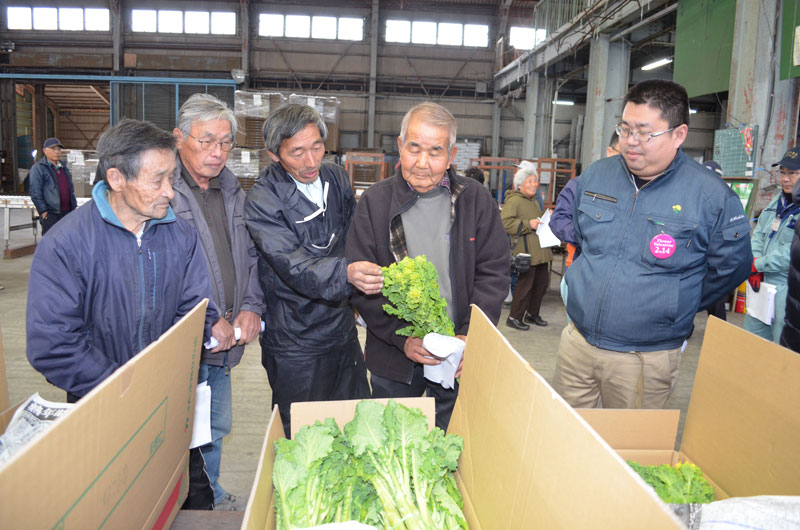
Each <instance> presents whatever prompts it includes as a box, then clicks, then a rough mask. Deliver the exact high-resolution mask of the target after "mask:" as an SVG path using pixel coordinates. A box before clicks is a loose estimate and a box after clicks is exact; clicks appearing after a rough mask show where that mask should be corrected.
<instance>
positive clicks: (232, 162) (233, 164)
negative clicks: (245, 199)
mask: <svg viewBox="0 0 800 530" xmlns="http://www.w3.org/2000/svg"><path fill="white" fill-rule="evenodd" d="M268 159H269V157H268V156H267V154H266V151H264V150H263V149H246V148H243V147H235V148H234V149H232V150H231V152H230V153H228V161H227V162H225V165H226V166H227V167H228V169H230V170H231V171H232V172H233V174H234V175H236V177H237V178H238V179H239V183H240V184H241V185H242V189H243V190H244V191H245V192H246V191H248V190H249V189H250V188H252V187H253V184H255V182H256V179H257V178H258V176H259V175H260V174H261V171H262V170H263V169H264V167H265V164H266V163H267V162H266V160H268Z"/></svg>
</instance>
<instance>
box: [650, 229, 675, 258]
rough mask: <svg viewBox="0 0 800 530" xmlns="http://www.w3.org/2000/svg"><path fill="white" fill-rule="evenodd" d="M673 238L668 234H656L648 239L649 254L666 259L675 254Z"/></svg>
mask: <svg viewBox="0 0 800 530" xmlns="http://www.w3.org/2000/svg"><path fill="white" fill-rule="evenodd" d="M675 247H677V245H676V244H675V239H674V238H673V237H672V236H671V235H669V234H658V235H657V236H656V237H654V238H653V239H651V240H650V254H652V255H653V256H655V257H656V258H658V259H667V258H668V257H670V256H672V255H673V254H675Z"/></svg>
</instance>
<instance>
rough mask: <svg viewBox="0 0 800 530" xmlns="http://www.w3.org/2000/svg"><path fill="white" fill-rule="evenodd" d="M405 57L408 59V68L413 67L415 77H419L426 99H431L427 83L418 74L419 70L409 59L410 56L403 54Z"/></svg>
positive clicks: (418, 80)
mask: <svg viewBox="0 0 800 530" xmlns="http://www.w3.org/2000/svg"><path fill="white" fill-rule="evenodd" d="M403 57H405V58H406V62H407V63H408V66H410V67H411V71H412V72H414V75H415V76H417V82H418V83H419V86H421V87H422V91H423V92H425V97H426V98H428V99H430V97H431V95H430V94H429V93H428V89H427V88H425V83H423V82H422V77H420V75H419V73H418V72H417V69H416V68H414V63H412V62H411V59H409V58H408V55H406V54H405V53H404V54H403Z"/></svg>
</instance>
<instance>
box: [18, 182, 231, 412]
mask: <svg viewBox="0 0 800 530" xmlns="http://www.w3.org/2000/svg"><path fill="white" fill-rule="evenodd" d="M92 197H93V199H94V200H92V201H91V202H89V203H87V204H85V205H84V206H82V207H80V208H78V210H76V211H75V212H74V213H72V214H70V215H68V216H67V217H65V218H64V219H63V220H62V221H60V222H59V223H58V224H56V225H55V226H54V227H53V229H52V230H51V231H50V232H48V233H47V237H44V238H42V240H41V242H40V243H39V245H38V247H37V249H36V254H34V257H33V263H32V264H31V272H30V280H29V286H28V307H27V315H26V327H27V329H26V333H27V339H28V340H27V355H28V360H29V361H30V363H31V365H32V366H33V367H34V368H36V369H37V370H38V371H39V372H41V373H42V374H43V375H44V376H45V377H46V378H47V380H48V381H49V382H50V383H52V384H54V385H55V386H57V387H59V388H62V389H64V390H66V391H68V392H72V393H73V394H76V395H77V396H83V395H85V394H86V393H87V392H89V391H90V390H91V389H92V388H94V387H95V386H97V385H98V384H99V383H100V382H102V381H103V380H104V379H105V378H106V377H108V376H109V375H111V374H112V373H113V372H114V371H115V370H116V369H117V368H119V367H120V366H122V365H123V364H125V363H126V362H127V361H128V360H129V359H131V358H132V357H133V356H134V355H136V354H137V353H139V352H140V351H141V350H142V349H143V348H144V347H145V346H147V345H148V344H150V343H151V342H153V341H155V340H156V339H158V337H159V336H161V334H162V333H164V332H165V331H167V329H169V328H170V326H172V325H173V324H174V323H175V322H177V321H178V320H179V319H180V318H181V317H183V316H184V315H185V314H186V313H188V312H189V311H190V310H191V309H192V308H193V307H194V306H195V305H197V304H198V303H199V302H200V301H202V300H203V299H204V298H208V299H209V306H208V310H207V311H206V321H205V333H204V340H207V339H208V338H209V337H211V325H212V324H213V323H214V322H216V321H217V319H218V318H219V316H218V314H217V309H216V307H215V306H214V304H213V303H212V302H211V301H210V300H211V288H210V284H209V280H208V268H207V266H206V261H205V258H204V257H203V254H202V249H201V248H200V243H199V240H198V238H197V232H196V231H195V230H194V229H193V228H192V227H191V226H189V225H188V224H187V223H186V222H185V221H183V220H182V219H178V218H176V217H175V214H174V213H173V212H172V209H171V208H170V209H169V211H168V212H167V215H166V217H164V218H163V219H158V220H152V221H149V222H148V223H147V226H146V228H145V230H144V232H143V234H142V237H141V246H140V245H139V243H138V242H137V238H136V236H135V235H134V234H133V233H131V232H130V231H129V230H127V229H125V228H124V227H123V226H122V224H121V223H120V221H119V219H118V218H117V216H116V215H115V214H114V211H113V210H112V209H111V206H110V205H109V204H108V201H107V200H106V185H105V183H104V182H100V183H98V184H96V185H95V186H94V189H93V190H92ZM51 234H52V235H51Z"/></svg>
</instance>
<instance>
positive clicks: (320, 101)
mask: <svg viewBox="0 0 800 530" xmlns="http://www.w3.org/2000/svg"><path fill="white" fill-rule="evenodd" d="M289 103H298V104H300V105H308V106H309V107H314V108H315V109H317V112H319V113H320V114H321V115H322V119H323V120H324V121H325V125H326V126H327V127H328V138H327V139H326V140H325V150H326V151H328V152H334V153H335V152H338V151H339V98H335V97H321V96H304V95H302V94H292V95H290V96H289Z"/></svg>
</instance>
